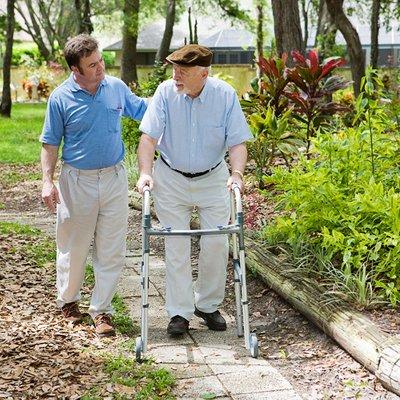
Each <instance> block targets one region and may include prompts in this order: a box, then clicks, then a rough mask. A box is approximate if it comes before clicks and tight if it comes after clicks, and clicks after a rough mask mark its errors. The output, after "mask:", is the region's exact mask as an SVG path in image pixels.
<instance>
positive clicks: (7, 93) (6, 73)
mask: <svg viewBox="0 0 400 400" xmlns="http://www.w3.org/2000/svg"><path fill="white" fill-rule="evenodd" d="M14 3H15V1H14V0H7V31H6V50H5V53H4V59H3V94H2V97H1V103H0V115H2V116H3V117H8V118H9V117H11V104H12V102H11V88H10V84H11V57H12V48H13V42H14V28H15V14H14Z"/></svg>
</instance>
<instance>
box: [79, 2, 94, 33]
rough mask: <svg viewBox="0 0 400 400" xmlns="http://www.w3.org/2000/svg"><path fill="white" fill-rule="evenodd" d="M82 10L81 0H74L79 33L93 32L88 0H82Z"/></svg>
mask: <svg viewBox="0 0 400 400" xmlns="http://www.w3.org/2000/svg"><path fill="white" fill-rule="evenodd" d="M83 1H84V4H83V10H82V2H81V0H75V10H76V17H77V26H78V32H79V33H88V34H89V35H90V34H91V33H92V32H93V24H92V21H91V20H90V14H91V12H90V0H83Z"/></svg>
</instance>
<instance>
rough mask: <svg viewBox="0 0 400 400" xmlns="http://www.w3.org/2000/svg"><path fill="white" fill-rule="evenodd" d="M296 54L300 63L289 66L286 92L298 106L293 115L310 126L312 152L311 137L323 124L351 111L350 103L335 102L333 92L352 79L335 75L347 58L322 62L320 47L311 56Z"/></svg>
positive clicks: (307, 133)
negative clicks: (339, 114) (337, 115)
mask: <svg viewBox="0 0 400 400" xmlns="http://www.w3.org/2000/svg"><path fill="white" fill-rule="evenodd" d="M292 57H293V60H294V61H295V63H296V64H295V66H294V67H293V68H287V69H286V74H287V78H288V80H289V82H290V84H289V85H288V87H289V89H285V90H284V95H285V96H286V97H287V98H289V99H290V100H291V102H292V103H293V105H294V109H293V110H294V114H293V116H294V117H295V118H296V119H298V120H299V121H301V122H302V123H304V124H305V126H306V136H307V154H308V152H309V149H310V143H311V137H312V136H315V133H316V132H317V130H318V128H319V127H320V126H321V124H322V123H324V122H326V121H327V119H328V118H329V117H330V116H332V115H333V114H336V113H338V112H341V111H347V110H348V108H347V107H346V106H344V105H342V104H339V103H336V102H334V101H332V95H333V93H334V92H336V91H337V90H340V89H344V88H345V87H347V86H349V85H350V83H351V82H349V81H346V80H345V79H344V78H343V77H341V76H338V75H331V73H332V71H333V70H334V69H335V68H337V67H339V66H342V65H343V64H344V63H345V60H344V59H343V58H340V57H331V58H327V59H326V60H324V61H323V62H322V63H320V61H319V58H318V52H317V50H311V51H310V52H309V53H308V56H307V57H304V56H303V55H302V54H300V53H299V52H298V51H292Z"/></svg>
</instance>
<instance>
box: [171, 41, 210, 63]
mask: <svg viewBox="0 0 400 400" xmlns="http://www.w3.org/2000/svg"><path fill="white" fill-rule="evenodd" d="M212 57H213V53H212V52H211V51H210V49H208V48H207V47H204V46H199V45H198V44H188V45H186V46H183V47H181V48H180V49H178V50H176V51H174V52H173V53H171V54H170V55H169V56H168V57H167V58H166V60H167V61H168V62H169V63H171V64H178V65H187V66H188V67H190V66H195V65H198V66H200V67H209V66H210V65H211V60H212Z"/></svg>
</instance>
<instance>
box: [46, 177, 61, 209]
mask: <svg viewBox="0 0 400 400" xmlns="http://www.w3.org/2000/svg"><path fill="white" fill-rule="evenodd" d="M42 201H43V203H44V204H45V205H46V207H47V208H48V209H49V210H50V211H51V212H55V211H56V205H57V204H60V196H59V194H58V190H57V188H56V186H55V185H54V183H53V182H44V183H43V188H42Z"/></svg>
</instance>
